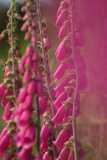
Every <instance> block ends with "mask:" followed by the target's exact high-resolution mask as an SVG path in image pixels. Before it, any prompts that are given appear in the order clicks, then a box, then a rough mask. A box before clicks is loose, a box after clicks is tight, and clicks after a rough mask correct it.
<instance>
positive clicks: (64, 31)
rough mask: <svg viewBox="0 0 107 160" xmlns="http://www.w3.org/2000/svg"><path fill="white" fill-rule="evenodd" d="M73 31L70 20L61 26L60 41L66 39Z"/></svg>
mask: <svg viewBox="0 0 107 160" xmlns="http://www.w3.org/2000/svg"><path fill="white" fill-rule="evenodd" d="M70 31H71V24H70V21H69V20H66V21H64V23H63V26H61V28H60V30H59V33H58V37H59V38H60V39H62V38H64V37H65V36H66V35H67V34H68V33H70Z"/></svg>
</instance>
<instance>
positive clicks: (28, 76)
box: [23, 70, 31, 83]
mask: <svg viewBox="0 0 107 160" xmlns="http://www.w3.org/2000/svg"><path fill="white" fill-rule="evenodd" d="M30 80H31V72H30V70H26V71H25V73H24V77H23V82H24V83H28V82H29V81H30Z"/></svg>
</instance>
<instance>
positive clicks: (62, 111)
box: [52, 105, 72, 125]
mask: <svg viewBox="0 0 107 160" xmlns="http://www.w3.org/2000/svg"><path fill="white" fill-rule="evenodd" d="M70 114H71V115H72V105H68V106H63V105H62V106H61V107H60V108H59V109H58V110H57V112H56V114H55V116H54V117H53V118H52V122H53V124H55V125H58V124H61V123H63V122H65V120H67V119H68V117H69V116H70Z"/></svg>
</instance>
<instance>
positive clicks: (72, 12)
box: [70, 0, 79, 160]
mask: <svg viewBox="0 0 107 160" xmlns="http://www.w3.org/2000/svg"><path fill="white" fill-rule="evenodd" d="M71 5H72V6H71V7H70V14H71V17H70V18H72V23H71V32H72V33H71V36H72V39H71V41H72V42H71V44H72V53H73V59H74V66H75V70H76V87H75V90H74V99H73V113H72V129H73V145H74V157H75V158H74V159H75V160H78V149H77V129H76V107H77V104H76V101H77V96H78V81H79V78H78V66H77V63H76V62H75V51H76V50H75V46H74V36H75V35H74V34H75V31H74V27H75V26H74V23H75V22H74V8H75V6H74V5H75V4H74V0H72V3H71Z"/></svg>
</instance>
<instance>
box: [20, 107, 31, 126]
mask: <svg viewBox="0 0 107 160" xmlns="http://www.w3.org/2000/svg"><path fill="white" fill-rule="evenodd" d="M31 114H32V113H31V112H30V111H27V110H25V111H23V112H22V113H21V115H20V120H19V123H20V125H21V126H23V125H26V124H28V123H29V121H30V118H31Z"/></svg>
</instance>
